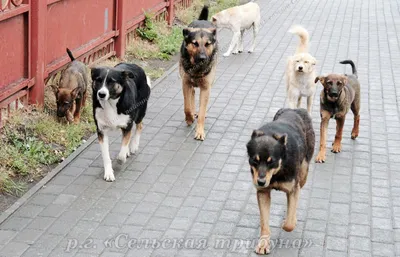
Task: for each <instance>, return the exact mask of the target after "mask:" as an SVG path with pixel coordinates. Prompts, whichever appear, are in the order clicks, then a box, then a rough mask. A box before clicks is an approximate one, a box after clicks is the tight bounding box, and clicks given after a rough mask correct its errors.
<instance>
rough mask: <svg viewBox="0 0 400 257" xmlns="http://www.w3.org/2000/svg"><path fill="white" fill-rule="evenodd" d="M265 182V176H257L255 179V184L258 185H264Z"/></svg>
mask: <svg viewBox="0 0 400 257" xmlns="http://www.w3.org/2000/svg"><path fill="white" fill-rule="evenodd" d="M265 183H267V181H266V180H265V178H258V179H257V185H258V186H260V187H263V186H265Z"/></svg>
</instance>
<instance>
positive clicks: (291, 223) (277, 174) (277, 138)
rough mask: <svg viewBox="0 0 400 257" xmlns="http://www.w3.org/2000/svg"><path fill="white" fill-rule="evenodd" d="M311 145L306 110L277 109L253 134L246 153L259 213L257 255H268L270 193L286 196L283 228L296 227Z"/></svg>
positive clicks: (310, 156) (312, 132)
mask: <svg viewBox="0 0 400 257" xmlns="http://www.w3.org/2000/svg"><path fill="white" fill-rule="evenodd" d="M314 145H315V134H314V129H313V126H312V121H311V117H310V116H309V114H308V113H307V111H306V110H305V109H280V110H279V111H278V112H277V113H276V114H275V117H274V119H273V121H272V122H269V123H267V124H266V125H264V126H262V127H261V128H260V129H258V130H254V131H253V134H252V135H251V140H250V141H249V142H248V143H247V153H248V156H249V164H250V168H251V174H252V177H253V183H254V185H255V187H256V189H257V200H258V207H259V209H260V223H261V236H260V239H259V241H258V245H257V246H256V249H255V251H256V253H258V254H267V253H269V252H270V241H269V239H270V234H271V232H270V228H269V216H270V207H271V190H272V189H275V190H280V191H283V192H285V193H286V196H287V213H286V219H285V221H284V223H283V225H282V228H283V229H284V230H285V231H288V232H290V231H292V230H293V229H294V228H295V227H296V223H297V218H296V209H297V203H298V200H299V195H300V189H301V188H302V187H303V186H304V184H305V183H306V180H307V175H308V167H309V164H310V160H311V158H312V156H313V154H314Z"/></svg>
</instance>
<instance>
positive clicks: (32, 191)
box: [0, 62, 179, 225]
mask: <svg viewBox="0 0 400 257" xmlns="http://www.w3.org/2000/svg"><path fill="white" fill-rule="evenodd" d="M178 65H179V62H178V63H176V64H174V65H173V66H172V67H171V68H169V69H168V70H167V71H166V72H164V74H163V75H162V76H161V77H160V78H158V79H156V81H154V82H153V83H152V84H153V85H154V86H153V87H152V89H154V88H155V87H156V86H157V85H158V84H160V83H161V82H162V81H163V80H164V79H165V78H167V77H168V76H169V75H170V74H171V73H172V72H174V71H175V70H176V69H177V68H178ZM96 138H97V135H96V134H93V135H92V136H90V137H89V138H88V139H87V141H86V142H85V143H84V144H82V145H80V146H79V147H78V149H76V150H75V151H74V152H73V153H72V154H70V155H69V156H68V157H67V158H66V159H65V160H64V161H63V162H61V163H60V164H59V165H57V167H55V168H54V169H53V170H52V171H50V172H49V173H47V175H46V176H45V177H44V178H42V179H41V180H40V181H39V182H38V183H37V184H36V185H34V186H33V187H32V188H31V189H29V190H28V191H27V192H26V193H25V194H24V195H23V196H21V197H20V198H19V199H18V200H17V201H16V202H15V203H13V204H12V205H11V206H10V207H8V208H7V209H6V210H5V211H4V212H3V213H1V215H0V225H1V224H2V223H3V222H4V221H5V220H6V219H7V218H8V217H10V216H11V215H12V214H13V213H14V212H15V211H16V210H18V208H19V207H21V206H22V205H24V204H25V203H26V201H28V200H29V199H30V198H31V197H32V196H33V195H34V194H35V193H36V192H37V191H39V189H41V188H42V187H43V186H44V185H46V184H47V182H49V181H50V180H51V179H52V178H54V177H55V176H56V175H57V174H58V173H59V172H60V171H62V170H63V169H64V168H65V167H66V166H67V165H68V164H70V163H71V162H72V161H73V160H74V159H75V158H76V157H78V156H79V154H81V153H82V152H83V151H84V150H85V149H86V148H88V147H89V146H90V145H91V144H92V143H93V142H94V141H95V140H96Z"/></svg>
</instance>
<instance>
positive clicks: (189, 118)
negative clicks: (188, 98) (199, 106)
mask: <svg viewBox="0 0 400 257" xmlns="http://www.w3.org/2000/svg"><path fill="white" fill-rule="evenodd" d="M194 118H195V116H194V115H193V114H190V115H188V114H186V117H185V121H186V124H187V125H188V126H192V124H193V122H194Z"/></svg>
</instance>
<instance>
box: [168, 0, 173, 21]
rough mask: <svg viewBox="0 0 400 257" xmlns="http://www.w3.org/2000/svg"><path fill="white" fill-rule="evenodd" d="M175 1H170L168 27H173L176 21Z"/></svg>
mask: <svg viewBox="0 0 400 257" xmlns="http://www.w3.org/2000/svg"><path fill="white" fill-rule="evenodd" d="M174 8H175V6H174V0H169V6H168V25H172V24H173V22H174V19H175V13H174Z"/></svg>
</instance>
